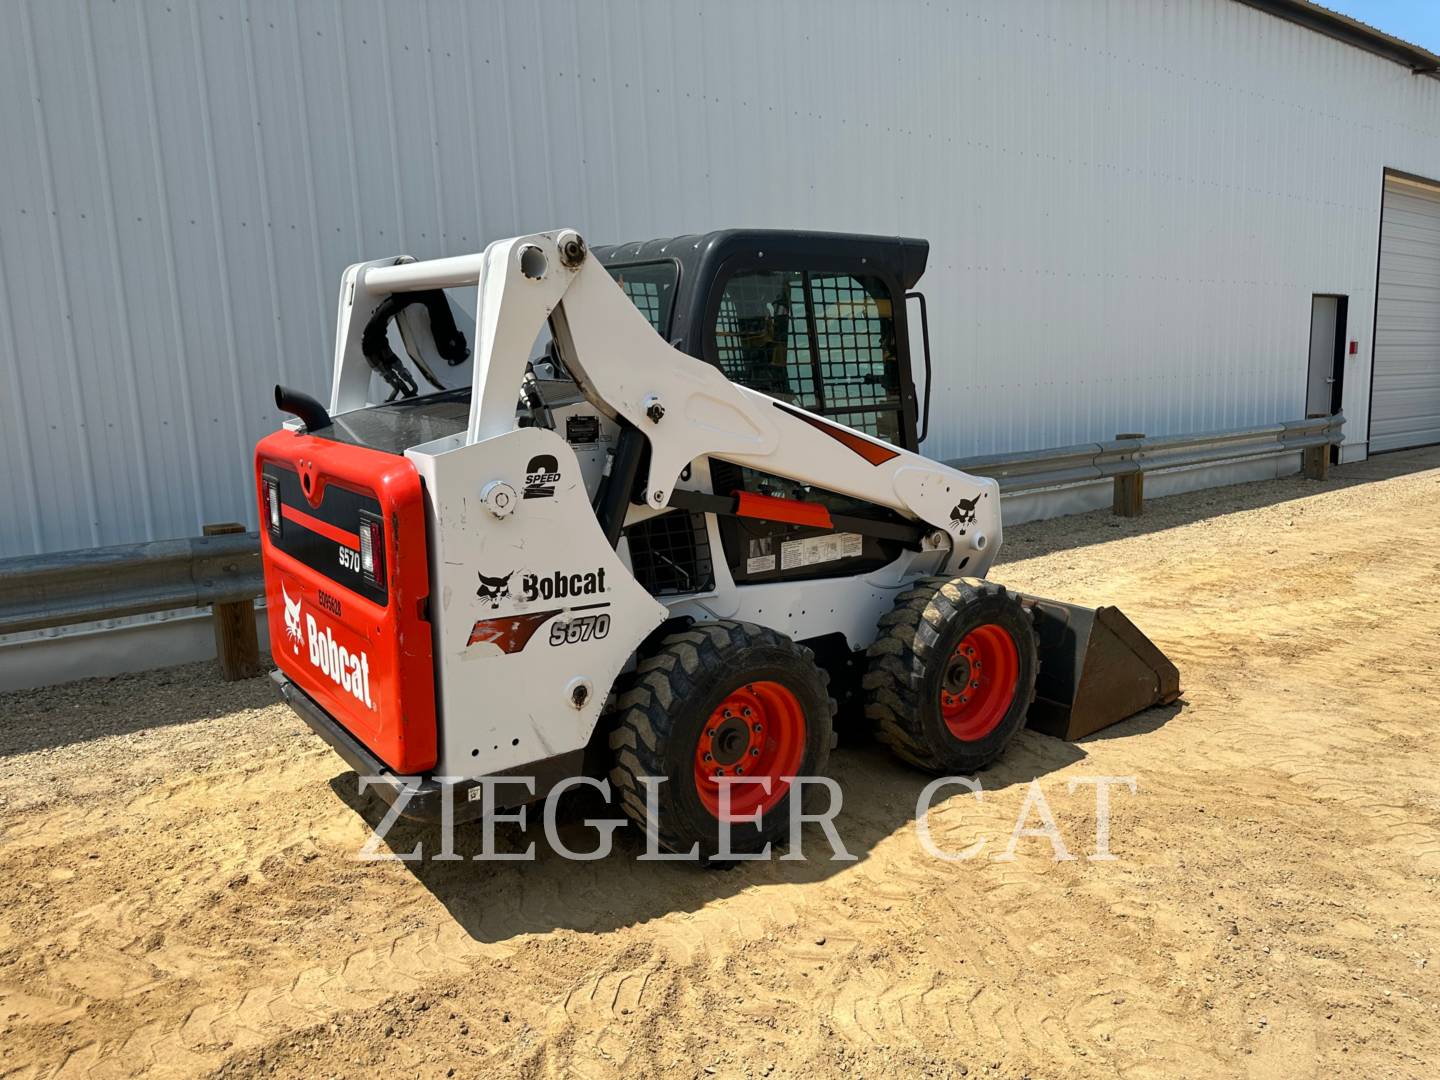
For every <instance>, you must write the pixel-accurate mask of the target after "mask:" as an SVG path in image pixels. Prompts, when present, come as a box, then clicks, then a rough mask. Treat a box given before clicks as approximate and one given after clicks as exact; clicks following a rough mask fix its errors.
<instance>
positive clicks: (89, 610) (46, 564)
mask: <svg viewBox="0 0 1440 1080" xmlns="http://www.w3.org/2000/svg"><path fill="white" fill-rule="evenodd" d="M205 530H206V533H207V535H205V536H192V537H187V538H185V539H182V540H152V541H150V542H148V543H143V544H121V545H118V546H116V547H103V548H85V549H83V550H80V551H57V552H54V553H53V554H50V555H22V556H20V557H18V558H12V559H0V634H16V633H23V632H25V631H28V630H44V629H47V628H49V627H52V626H72V625H74V624H75V623H84V622H96V621H99V620H102V619H120V618H124V617H126V616H129V615H147V614H151V613H153V612H157V611H174V610H177V609H180V608H190V607H210V608H212V609H213V611H214V623H215V643H216V651H217V653H218V655H219V657H220V666H221V670H222V671H224V672H225V675H226V677H227V678H245V677H247V676H248V675H250V674H258V672H259V653H260V649H259V644H258V642H257V641H256V634H255V614H254V612H255V608H254V603H253V601H254V599H255V598H256V597H257V596H260V595H261V594H262V593H264V591H265V579H264V573H263V571H262V569H261V566H260V537H259V534H258V533H253V532H246V531H245V527H244V526H243V525H230V524H226V525H207V526H206V527H205Z"/></svg>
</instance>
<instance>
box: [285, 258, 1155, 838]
mask: <svg viewBox="0 0 1440 1080" xmlns="http://www.w3.org/2000/svg"><path fill="white" fill-rule="evenodd" d="M927 251H928V248H927V245H926V244H925V243H924V242H923V241H918V240H909V239H901V238H882V237H863V236H845V235H839V234H828V233H795V232H757V231H728V232H721V233H712V234H708V235H705V236H691V237H680V238H676V239H673V240H664V241H651V242H648V243H644V244H637V245H627V246H624V247H615V248H607V249H599V250H597V251H593V252H592V251H589V250H587V248H586V245H585V243H584V242H583V240H582V239H581V238H580V237H579V235H577V234H576V233H575V232H573V231H568V230H565V231H559V232H552V233H541V234H536V235H533V236H525V237H519V238H515V239H510V240H503V241H498V242H496V243H494V244H491V245H490V246H489V247H488V248H487V249H486V250H485V252H484V253H483V254H479V255H472V256H463V257H458V258H450V259H439V260H435V261H431V262H414V261H412V260H407V259H403V258H402V259H388V260H383V261H380V262H371V263H363V264H358V265H356V266H352V267H350V268H349V269H348V270H347V271H346V272H345V275H344V278H343V280H342V284H341V302H340V313H339V322H338V327H337V341H336V359H335V373H334V381H333V385H332V387H331V391H330V403H329V407H328V408H326V407H324V406H322V405H321V404H320V403H319V402H317V401H315V400H314V399H312V398H309V397H307V396H306V395H304V394H300V393H298V392H295V391H290V390H284V389H281V388H277V391H276V399H277V404H278V405H279V407H280V408H282V409H284V410H286V411H289V412H292V413H294V414H295V416H296V419H294V420H292V421H290V422H289V423H288V424H287V425H286V427H285V429H283V430H281V431H279V432H276V433H275V434H273V435H270V436H268V437H267V438H265V439H264V440H262V441H261V443H260V444H259V447H258V448H257V453H256V473H257V483H258V486H259V495H260V501H261V515H262V522H263V525H264V527H263V528H262V536H263V538H264V539H263V553H264V560H265V566H266V582H267V593H268V597H269V601H270V602H269V605H268V607H269V612H270V619H271V641H272V642H273V643H274V644H273V651H274V655H275V660H276V663H277V665H278V667H279V671H277V672H276V674H275V678H276V680H277V682H278V683H279V685H280V688H281V691H282V693H283V694H284V696H285V697H286V699H287V700H288V701H289V702H290V703H291V704H292V705H293V706H294V707H295V708H296V709H297V711H298V712H299V713H300V714H301V715H302V716H303V717H304V718H305V719H306V720H307V722H309V724H310V725H311V726H312V727H313V728H315V730H316V731H317V732H319V733H320V734H321V735H322V736H323V737H325V738H326V739H327V740H328V741H329V742H330V743H331V744H332V745H333V746H334V747H335V748H336V749H337V750H338V751H339V752H340V753H341V755H342V756H343V757H344V758H345V759H346V760H347V762H349V763H350V764H351V766H352V767H353V768H355V769H356V770H357V771H358V772H361V773H362V774H370V775H375V774H382V775H392V776H394V777H397V778H398V777H401V776H404V777H409V778H411V780H410V781H409V784H410V788H411V791H410V796H411V797H410V798H409V799H408V802H407V804H406V806H405V812H406V813H407V815H409V816H415V817H420V818H438V817H439V816H440V813H441V804H442V801H443V800H442V795H444V794H446V793H445V792H443V790H442V789H443V787H444V786H445V785H446V784H450V783H453V784H454V785H455V786H454V788H453V798H454V802H455V807H456V811H457V817H460V818H463V817H465V816H467V812H468V813H469V814H470V815H471V816H473V813H474V812H478V810H479V808H480V805H481V803H480V802H479V801H478V796H479V794H480V792H481V790H482V788H481V786H479V785H477V784H476V780H477V779H478V778H480V777H495V776H503V777H507V778H510V779H511V780H512V781H513V782H512V783H510V784H508V785H507V786H506V787H505V788H503V789H502V792H501V795H500V803H499V804H500V805H513V804H516V803H520V802H525V801H529V800H530V799H533V798H538V797H540V796H542V795H544V794H545V793H546V791H547V790H549V788H550V787H552V786H553V785H554V784H555V783H556V782H557V781H558V780H560V779H562V778H565V777H569V776H574V775H577V774H581V773H588V774H590V775H596V776H604V777H608V778H609V780H610V782H611V783H612V785H613V786H614V788H615V789H616V797H617V799H618V801H619V802H620V803H621V805H622V806H623V807H624V808H625V810H626V811H627V812H628V813H630V814H631V815H632V816H633V817H634V818H635V819H636V820H637V821H640V822H642V823H647V824H649V825H651V826H652V827H653V828H654V829H655V830H656V831H657V832H658V834H659V836H660V839H661V841H662V842H663V843H664V844H666V845H667V846H669V847H671V848H673V849H676V850H681V851H684V850H689V849H690V848H691V846H692V845H693V844H695V843H697V842H698V844H699V845H700V848H701V851H702V853H704V854H706V855H709V854H713V853H714V851H715V850H716V846H717V834H718V823H719V821H720V820H721V819H722V818H726V819H728V821H729V822H730V823H732V841H731V843H732V850H737V851H743V850H751V849H756V850H758V849H759V848H760V847H762V846H763V845H764V844H765V843H766V842H767V841H768V840H770V839H772V838H774V837H776V836H777V835H778V834H779V833H780V832H781V831H782V830H783V829H784V828H785V827H786V825H787V823H788V812H789V811H788V805H787V804H788V802H789V796H790V793H791V782H790V779H789V778H792V777H795V776H804V775H813V774H817V773H822V772H823V771H824V769H825V765H826V759H827V757H828V754H829V751H830V747H831V743H832V723H833V718H834V713H835V710H836V699H837V698H838V699H840V700H841V701H842V702H847V703H848V702H852V701H853V702H855V703H856V704H858V703H859V701H860V700H861V699H862V698H863V701H864V713H865V715H866V716H867V717H869V718H870V720H871V721H872V722H873V723H874V724H875V725H876V727H877V731H878V734H879V737H880V738H881V739H882V740H883V741H884V742H886V743H887V744H888V745H889V746H891V747H892V748H893V749H894V750H895V752H896V753H897V754H898V755H900V756H901V757H902V758H904V759H905V760H907V761H910V762H912V763H914V764H916V765H918V766H920V767H922V768H926V769H932V770H936V771H943V772H958V773H968V772H972V771H974V770H976V769H979V768H982V767H984V766H985V765H987V764H988V763H990V762H991V761H993V760H994V759H995V758H996V757H997V756H998V755H999V754H1000V753H1001V752H1002V750H1003V749H1004V747H1005V745H1006V744H1007V743H1008V742H1009V740H1010V739H1011V737H1012V736H1013V735H1014V734H1015V732H1016V731H1017V730H1018V729H1019V728H1020V727H1021V726H1022V725H1023V724H1024V722H1025V718H1026V713H1027V710H1028V709H1029V707H1030V705H1031V702H1032V699H1034V698H1035V696H1036V688H1037V676H1038V677H1039V678H1040V695H1041V701H1040V704H1044V705H1046V706H1047V707H1048V709H1049V712H1048V713H1047V715H1048V718H1049V722H1050V723H1051V725H1052V730H1056V731H1057V733H1060V734H1066V735H1070V736H1073V735H1075V734H1077V733H1079V732H1077V731H1076V730H1075V725H1074V724H1073V723H1070V721H1071V720H1073V719H1074V718H1075V714H1072V710H1071V706H1072V705H1075V704H1078V703H1079V701H1080V696H1081V694H1082V691H1083V697H1084V704H1085V717H1084V722H1085V723H1086V724H1087V725H1089V726H1090V727H1091V729H1092V730H1093V728H1094V727H1098V726H1103V724H1104V723H1109V722H1113V721H1114V720H1118V719H1120V718H1121V715H1128V713H1129V712H1133V711H1136V710H1137V709H1139V708H1143V707H1145V706H1146V705H1149V704H1152V703H1154V702H1156V701H1160V700H1164V699H1168V698H1173V696H1175V695H1176V694H1178V683H1177V680H1176V677H1175V675H1174V669H1173V667H1170V666H1169V664H1168V661H1165V660H1164V657H1163V656H1161V655H1160V654H1159V653H1158V650H1155V649H1154V647H1153V646H1151V645H1150V644H1149V642H1148V641H1146V640H1145V639H1144V637H1143V635H1141V634H1139V632H1138V631H1134V629H1133V627H1130V628H1129V630H1126V629H1125V627H1129V624H1128V623H1124V626H1120V623H1121V622H1123V617H1122V616H1118V613H1110V615H1109V616H1107V612H1108V609H1101V612H1100V613H1098V614H1097V613H1093V612H1089V611H1088V610H1087V609H1078V608H1071V607H1068V606H1067V605H1059V604H1055V603H1053V602H1049V601H1033V600H1029V599H1027V598H1022V597H1020V596H1019V595H1017V594H1013V593H1007V592H1006V590H1005V589H1004V588H1003V587H1001V586H999V585H995V584H991V583H989V582H987V581H985V580H984V575H985V573H986V571H987V569H988V568H989V566H990V564H991V562H992V561H993V560H994V558H995V554H996V551H997V550H998V548H999V546H1000V540H1001V524H1000V496H999V489H998V487H997V485H996V483H995V482H994V481H993V480H989V479H984V478H979V477H974V476H969V475H966V474H964V473H962V472H958V471H956V470H955V469H951V468H948V467H946V466H945V465H942V464H939V463H937V462H934V461H930V460H928V459H926V458H924V457H921V456H920V455H919V454H917V453H916V452H915V448H916V447H917V446H918V444H919V440H920V439H921V438H923V432H917V430H916V429H917V414H920V413H922V412H924V411H928V410H922V409H920V408H918V407H917V405H918V401H917V396H916V393H915V389H914V384H913V381H912V378H911V374H910V363H909V340H910V333H909V332H910V327H909V325H908V322H907V314H908V312H907V305H906V300H907V293H906V290H907V289H910V288H912V287H913V286H914V285H915V283H916V281H917V280H918V278H919V277H920V275H921V273H922V272H923V270H924V264H925V259H926V254H927ZM447 289H454V290H466V291H468V290H472V289H473V290H475V291H474V293H473V294H472V295H473V296H474V310H475V317H474V320H473V325H472V324H471V320H469V319H468V318H467V317H466V316H465V315H464V314H463V307H464V304H463V302H462V304H461V308H462V311H461V313H460V314H459V315H458V317H457V314H456V312H455V310H454V309H453V308H452V306H451V304H450V302H449V299H448V298H447V296H446V294H445V292H444V290H447ZM908 298H910V299H915V300H917V301H918V303H919V305H920V306H919V310H920V312H921V314H922V316H923V312H924V308H923V298H920V297H919V294H914V293H911V294H908ZM462 300H463V298H462ZM922 328H923V318H922ZM397 339H398V344H399V345H400V349H399V351H397V349H396V347H395V346H396V344H397ZM537 342H538V343H539V346H540V347H539V348H538V349H537ZM472 343H473V344H472ZM472 347H473V355H472V351H471V350H472ZM402 352H403V353H404V356H403V357H402V356H401V353H402ZM412 366H413V368H414V370H413V371H412V370H411V368H412ZM925 366H926V369H927V371H928V370H929V356H928V344H927V347H926V356H925ZM928 389H929V388H928V380H927V387H926V395H927V397H928ZM422 391H423V392H422ZM517 399H518V406H517ZM923 422H924V421H923V420H922V422H921V423H922V426H923ZM1112 616H1113V617H1112ZM1117 619H1118V620H1119V621H1117ZM1117 626H1119V627H1120V628H1119V629H1118V630H1117V629H1115V627H1117ZM1037 629H1038V630H1039V640H1040V641H1042V642H1043V643H1045V645H1046V647H1047V649H1048V652H1047V654H1046V655H1044V656H1040V655H1037ZM1097 648H1102V649H1104V651H1105V653H1106V655H1105V658H1104V663H1103V665H1101V666H1102V667H1103V668H1104V670H1103V672H1102V673H1100V674H1099V675H1098V676H1097V675H1096V672H1095V671H1094V670H1093V669H1092V670H1087V659H1086V657H1087V652H1093V651H1095V650H1096V649H1097ZM1147 648H1148V650H1149V651H1146V650H1147ZM1049 652H1054V653H1056V654H1057V662H1055V663H1054V664H1053V668H1052V659H1051V656H1050V655H1049ZM1042 660H1043V663H1042ZM1052 671H1053V674H1054V678H1053V679H1051V680H1050V684H1049V685H1047V684H1046V676H1047V675H1049V674H1051V673H1052ZM1111 700H1113V701H1114V702H1116V703H1117V704H1116V707H1115V708H1110V709H1107V702H1109V701H1111ZM1121 707H1123V708H1124V710H1125V712H1124V713H1123V714H1122V713H1119V712H1117V709H1119V708H1121ZM646 778H658V779H660V780H663V783H660V784H659V787H658V789H657V790H658V792H659V794H658V803H653V804H652V805H650V806H648V807H647V799H646V787H645V784H646ZM381 790H382V793H384V794H386V795H387V797H390V798H393V797H394V794H395V792H397V791H398V790H399V784H398V782H397V784H396V785H395V786H394V788H392V789H389V790H387V789H386V788H384V787H383V786H382V788H381Z"/></svg>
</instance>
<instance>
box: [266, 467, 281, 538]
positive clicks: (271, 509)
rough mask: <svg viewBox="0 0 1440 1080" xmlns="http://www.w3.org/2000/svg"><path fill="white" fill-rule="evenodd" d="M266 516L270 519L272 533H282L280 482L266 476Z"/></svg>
mask: <svg viewBox="0 0 1440 1080" xmlns="http://www.w3.org/2000/svg"><path fill="white" fill-rule="evenodd" d="M265 516H266V518H268V519H269V524H270V535H272V536H279V535H280V482H279V481H278V480H272V479H270V478H269V477H268V476H267V477H266V478H265Z"/></svg>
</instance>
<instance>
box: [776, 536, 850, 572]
mask: <svg viewBox="0 0 1440 1080" xmlns="http://www.w3.org/2000/svg"><path fill="white" fill-rule="evenodd" d="M864 547H865V538H864V537H863V536H861V535H860V534H859V533H831V534H830V535H829V536H811V537H808V538H806V539H804V540H787V541H786V542H785V543H783V544H781V545H780V569H782V570H793V569H795V568H796V567H797V566H813V565H814V564H816V563H827V562H834V561H835V560H837V559H850V558H854V557H855V556H856V555H859V554H860V553H861V552H862V551H863V550H864Z"/></svg>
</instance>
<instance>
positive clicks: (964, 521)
mask: <svg viewBox="0 0 1440 1080" xmlns="http://www.w3.org/2000/svg"><path fill="white" fill-rule="evenodd" d="M979 501H980V496H979V495H976V496H975V498H973V499H961V500H960V501H959V502H958V503H956V504H955V508H954V509H953V510H951V511H950V524H951V525H952V526H953V527H954V528H955V529H956V530H957V531H958V532H959V533H960V535H961V536H964V535H965V526H966V525H969V524H970V523H971V522H972V521H974V520H975V504H976V503H978V502H979Z"/></svg>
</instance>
